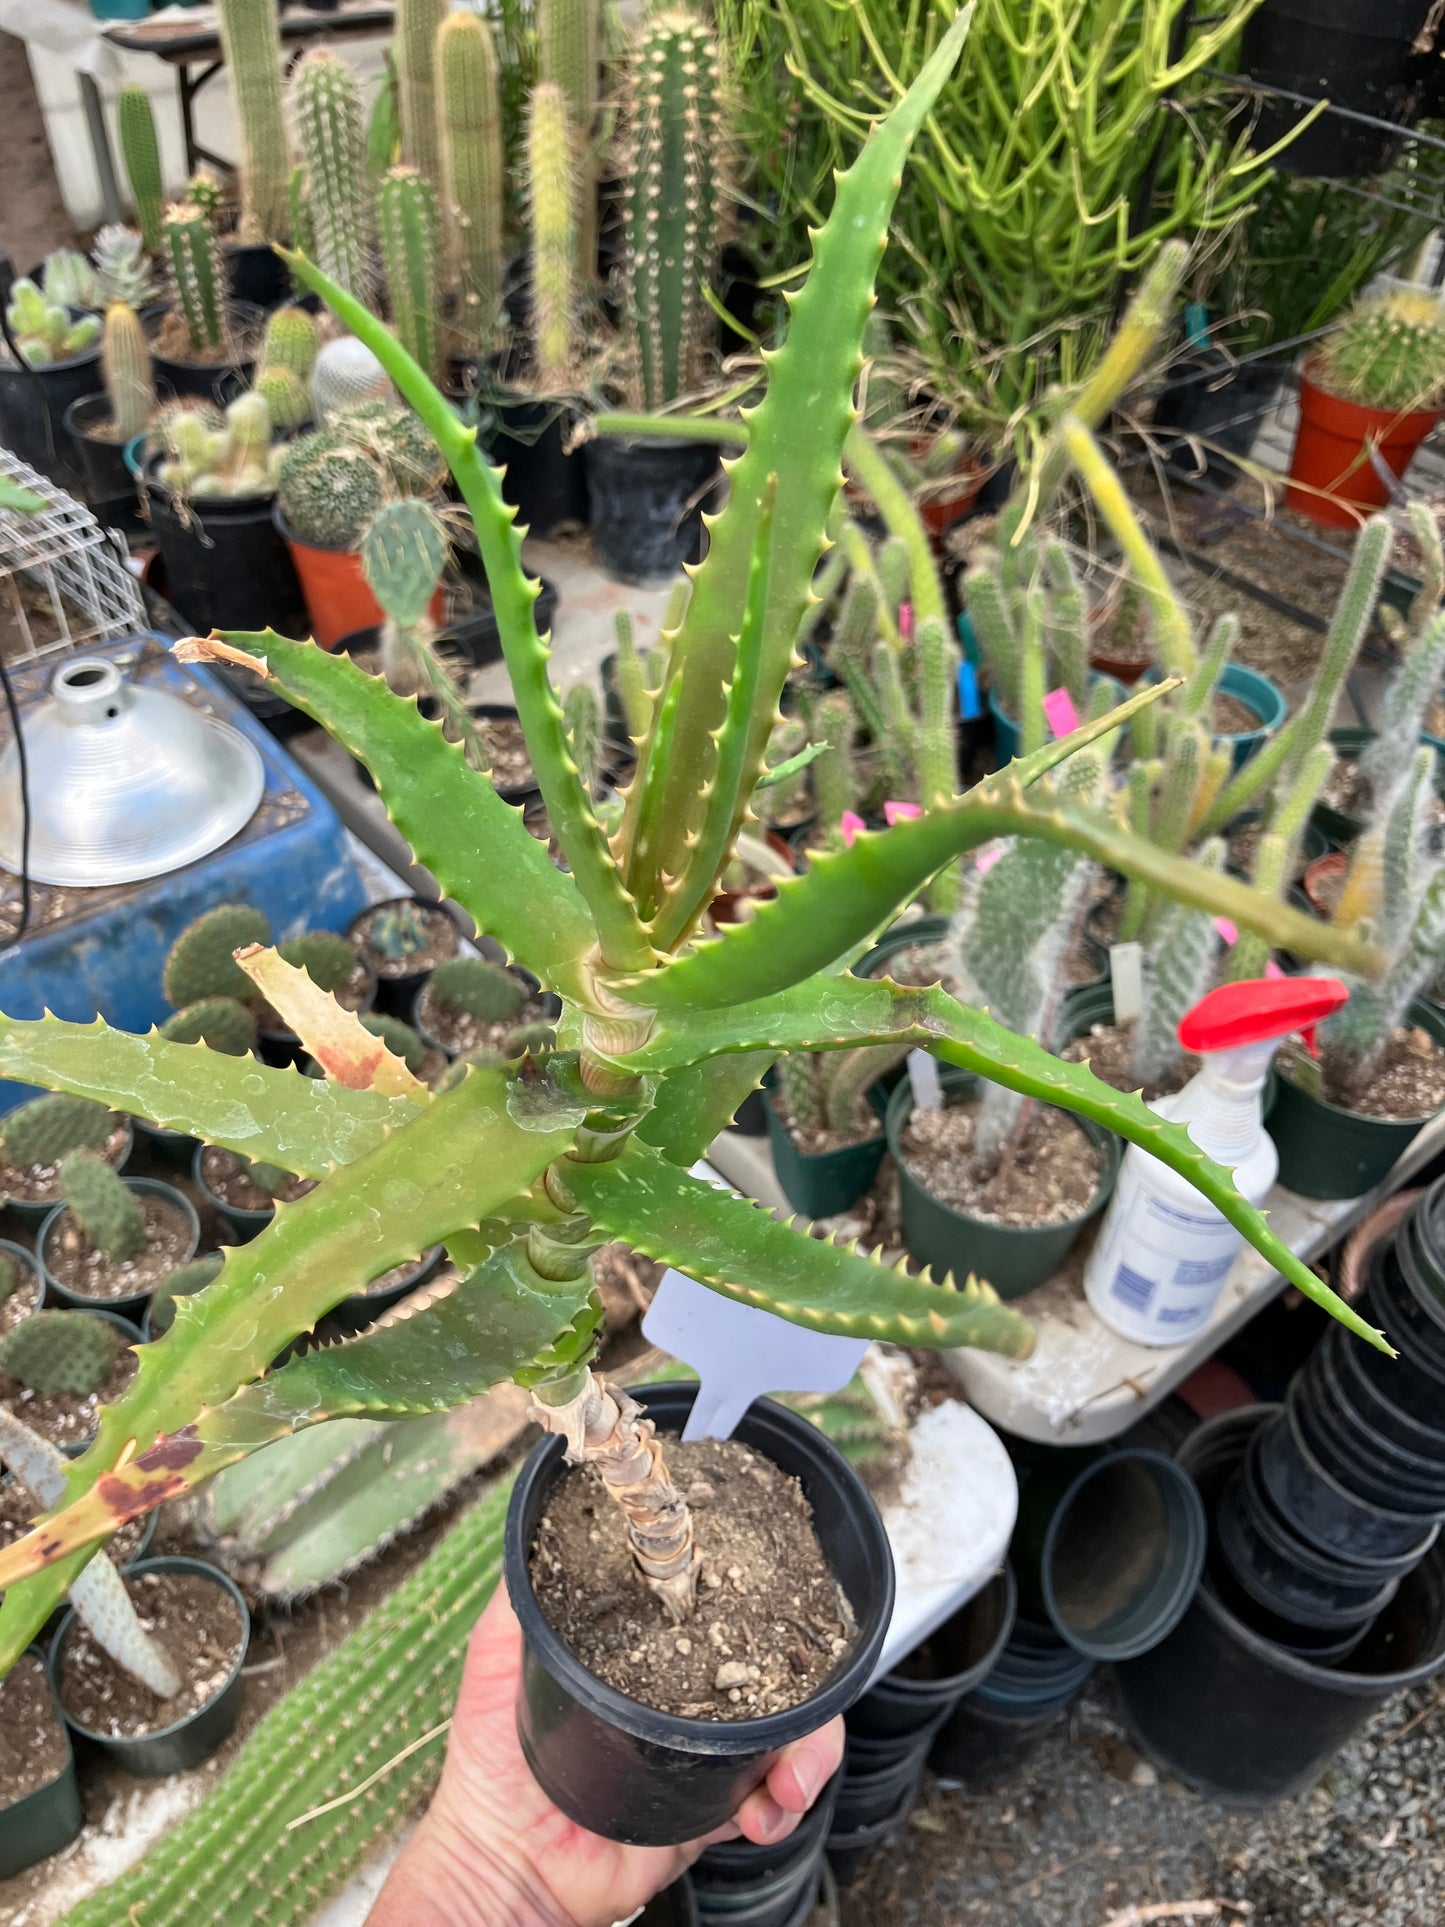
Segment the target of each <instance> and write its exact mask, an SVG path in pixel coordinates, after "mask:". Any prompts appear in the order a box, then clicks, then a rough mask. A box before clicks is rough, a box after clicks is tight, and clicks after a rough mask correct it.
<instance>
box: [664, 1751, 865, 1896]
mask: <svg viewBox="0 0 1445 1927" xmlns="http://www.w3.org/2000/svg"><path fill="white" fill-rule="evenodd" d="M841 1779H842V1770H841V1769H840V1770H839V1771H838V1772H837V1773H835V1774H834V1775H833V1777H832V1779H831V1780H830V1781H829V1782H828V1784H827V1786H825V1787H824V1788H823V1791H822V1792H821V1793H820V1794H819V1795H818V1797H817V1799H816V1800H815V1801H814V1802H813V1804H812V1806H811V1807H809V1809H808V1811H807V1812H806V1813H805V1814H804V1815H803V1817H802V1819H801V1820H800V1821H799V1822H798V1824H797V1826H796V1827H795V1828H794V1829H793V1831H792V1833H790V1834H789V1835H788V1837H787V1839H786V1840H778V1841H775V1842H773V1843H772V1845H770V1846H758V1845H756V1844H755V1843H754V1842H753V1841H751V1840H725V1841H723V1842H722V1843H721V1845H719V1846H716V1847H707V1848H705V1849H704V1851H703V1854H702V1857H701V1859H699V1860H697V1861H695V1862H694V1864H693V1869H692V1881H693V1887H694V1888H695V1890H696V1892H697V1895H698V1899H699V1901H700V1903H701V1905H702V1909H703V1914H704V1918H710V1917H711V1916H713V1915H715V1914H720V1913H724V1912H725V1913H726V1914H727V1916H728V1918H729V1919H731V1917H732V1911H733V1907H734V1905H735V1904H736V1905H738V1906H748V1905H757V1904H759V1903H760V1902H761V1901H763V1900H766V1899H767V1898H768V1897H769V1895H770V1893H771V1894H772V1897H773V1898H774V1899H776V1896H777V1893H778V1892H779V1891H784V1892H785V1891H786V1888H787V1884H788V1883H790V1882H791V1883H796V1882H797V1881H798V1879H799V1877H800V1874H801V1872H802V1870H803V1869H804V1868H806V1867H809V1866H812V1867H814V1868H816V1866H817V1864H818V1859H819V1857H820V1855H821V1854H822V1851H823V1842H824V1840H825V1839H826V1837H827V1835H828V1832H829V1830H830V1828H831V1826H832V1821H833V1805H834V1801H835V1800H836V1798H837V1794H838V1786H839V1783H840V1781H841ZM779 1918H780V1919H785V1918H786V1915H780V1916H779Z"/></svg>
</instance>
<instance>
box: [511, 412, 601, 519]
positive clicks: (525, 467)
mask: <svg viewBox="0 0 1445 1927" xmlns="http://www.w3.org/2000/svg"><path fill="white" fill-rule="evenodd" d="M488 406H489V408H490V410H491V413H492V416H493V419H494V423H495V426H494V428H493V432H492V438H491V445H490V447H489V449H488V451H487V452H488V454H489V455H490V456H491V458H492V460H493V461H494V462H495V463H496V464H497V465H498V467H500V468H504V469H505V470H506V473H505V474H504V475H503V477H502V494H503V496H504V497H505V498H506V500H507V501H509V502H510V503H512V505H513V506H514V507H515V508H516V510H517V521H518V523H519V524H520V525H521V527H522V528H524V529H525V530H526V531H527V533H528V534H529V535H531V536H534V537H538V538H542V539H545V538H546V537H547V536H550V535H555V534H556V532H557V530H558V529H560V528H563V527H565V526H566V525H567V524H568V523H579V524H583V525H585V524H586V521H587V472H586V467H585V465H584V463H583V460H582V457H581V455H580V454H575V455H569V454H568V452H567V449H566V446H565V443H566V438H567V434H568V431H569V430H570V428H571V426H572V411H571V410H570V408H569V407H568V406H567V404H566V403H565V402H557V401H532V400H530V399H528V398H527V397H526V396H523V395H515V394H508V393H505V392H504V393H502V394H500V395H497V396H494V397H490V398H489V400H488Z"/></svg>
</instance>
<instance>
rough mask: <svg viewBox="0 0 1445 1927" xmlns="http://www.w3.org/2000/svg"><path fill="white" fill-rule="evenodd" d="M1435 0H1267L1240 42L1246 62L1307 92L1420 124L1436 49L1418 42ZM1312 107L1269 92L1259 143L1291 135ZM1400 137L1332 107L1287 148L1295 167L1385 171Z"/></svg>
mask: <svg viewBox="0 0 1445 1927" xmlns="http://www.w3.org/2000/svg"><path fill="white" fill-rule="evenodd" d="M1429 13H1430V0H1265V3H1264V5H1263V6H1262V7H1261V8H1260V9H1259V11H1258V12H1257V13H1255V14H1253V15H1251V17H1250V19H1249V20H1248V21H1247V22H1246V24H1245V28H1244V37H1243V39H1242V41H1241V43H1240V71H1241V72H1242V73H1245V74H1248V75H1249V76H1250V77H1251V78H1252V79H1254V80H1258V81H1261V82H1263V83H1265V84H1266V85H1268V86H1271V87H1278V88H1281V89H1283V90H1284V91H1285V92H1286V93H1291V94H1299V95H1302V96H1303V97H1304V99H1305V101H1316V100H1328V101H1330V102H1331V103H1332V105H1333V106H1335V107H1343V108H1347V109H1349V110H1350V111H1351V112H1354V113H1358V114H1369V115H1371V116H1372V117H1373V118H1374V119H1376V120H1385V121H1393V122H1394V123H1395V124H1396V125H1397V126H1401V127H1408V126H1410V125H1411V124H1412V123H1413V121H1414V119H1415V115H1416V113H1417V111H1418V109H1419V105H1420V100H1421V96H1422V93H1423V89H1424V85H1425V78H1426V74H1427V72H1428V69H1429V65H1430V56H1428V55H1426V56H1422V55H1419V54H1416V53H1415V52H1414V51H1413V45H1412V43H1413V42H1414V40H1415V37H1416V35H1417V34H1418V33H1419V31H1420V29H1421V27H1422V26H1423V25H1424V24H1425V21H1426V18H1427V17H1428V15H1429ZM1308 112H1309V108H1308V107H1307V106H1305V105H1302V104H1301V102H1300V101H1298V100H1280V99H1276V98H1271V97H1269V96H1265V97H1264V98H1263V99H1262V100H1261V101H1260V104H1259V118H1258V121H1257V122H1256V125H1255V131H1254V145H1255V147H1256V149H1257V151H1259V152H1261V153H1262V152H1263V151H1264V149H1265V148H1267V147H1272V146H1273V145H1274V144H1275V143H1276V142H1277V141H1282V140H1284V139H1285V138H1286V137H1287V136H1288V135H1289V134H1290V132H1291V131H1292V129H1294V128H1295V127H1297V126H1298V125H1299V123H1300V121H1301V120H1302V119H1303V118H1304V117H1305V116H1306V114H1307V113H1308ZM1397 145H1398V142H1397V139H1396V137H1395V135H1393V134H1392V133H1390V132H1388V131H1386V130H1385V129H1382V128H1378V127H1369V126H1363V125H1361V124H1360V123H1359V122H1358V121H1352V120H1345V119H1344V118H1343V117H1342V116H1341V115H1339V114H1335V113H1324V114H1322V115H1320V117H1319V118H1318V119H1317V120H1316V121H1315V122H1314V123H1313V124H1312V125H1311V126H1310V127H1307V128H1306V129H1305V131H1304V132H1303V133H1302V134H1299V135H1297V136H1296V137H1295V138H1294V139H1293V140H1292V141H1290V143H1289V145H1288V146H1287V147H1286V148H1285V149H1284V151H1283V153H1281V154H1280V155H1279V157H1278V161H1277V163H1276V164H1277V165H1278V166H1280V167H1282V168H1284V169H1285V170H1286V171H1287V172H1289V173H1294V174H1314V175H1319V176H1322V177H1324V178H1327V179H1338V178H1340V177H1343V176H1355V175H1362V174H1378V173H1379V172H1380V171H1381V170H1382V169H1383V168H1385V167H1387V166H1388V165H1389V163H1390V160H1391V157H1392V155H1393V153H1394V151H1395V148H1396V146H1397Z"/></svg>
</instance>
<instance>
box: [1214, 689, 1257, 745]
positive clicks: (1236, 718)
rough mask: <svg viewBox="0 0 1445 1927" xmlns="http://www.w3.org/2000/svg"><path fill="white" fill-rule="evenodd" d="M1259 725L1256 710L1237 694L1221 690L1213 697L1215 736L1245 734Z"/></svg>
mask: <svg viewBox="0 0 1445 1927" xmlns="http://www.w3.org/2000/svg"><path fill="white" fill-rule="evenodd" d="M1259 727H1260V719H1259V715H1258V712H1257V711H1255V710H1253V709H1251V708H1250V706H1249V704H1248V703H1242V702H1241V701H1240V700H1239V698H1238V696H1228V695H1225V694H1224V693H1223V692H1220V693H1218V694H1216V696H1215V698H1214V731H1215V734H1216V735H1217V736H1247V735H1249V734H1250V733H1251V731H1253V730H1256V729H1258V728H1259Z"/></svg>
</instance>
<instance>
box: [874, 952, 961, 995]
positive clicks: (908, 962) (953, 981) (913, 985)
mask: <svg viewBox="0 0 1445 1927" xmlns="http://www.w3.org/2000/svg"><path fill="white" fill-rule="evenodd" d="M878 975H879V976H880V977H891V978H892V979H893V981H894V983H895V984H906V985H907V986H908V987H909V988H910V989H917V990H922V989H924V988H926V987H927V986H928V985H929V984H942V985H943V988H944V989H945V990H946V991H947V992H948V994H949V996H950V997H957V996H958V995H960V990H959V983H958V979H957V978H956V977H955V976H954V974H953V972H952V971H951V970H950V969H949V968H948V948H947V946H946V945H945V944H941V943H910V944H905V945H904V947H903V948H902V949H901V950H895V951H894V952H893V955H892V956H891V957H890V958H889V959H888V961H887V963H885V964H884V965H883V967H882V968H881V970H880V971H879V972H878Z"/></svg>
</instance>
